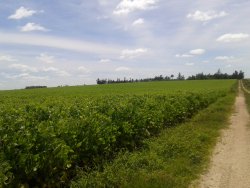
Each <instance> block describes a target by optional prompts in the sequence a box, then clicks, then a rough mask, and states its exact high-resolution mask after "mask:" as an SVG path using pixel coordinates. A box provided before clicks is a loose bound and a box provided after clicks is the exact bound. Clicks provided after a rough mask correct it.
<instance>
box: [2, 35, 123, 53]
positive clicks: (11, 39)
mask: <svg viewBox="0 0 250 188" xmlns="http://www.w3.org/2000/svg"><path fill="white" fill-rule="evenodd" d="M0 43H4V44H22V45H31V46H44V47H51V48H58V49H64V50H72V51H77V52H85V53H91V54H99V55H107V54H109V55H117V54H119V53H120V51H121V49H122V47H121V46H117V45H106V44H103V43H101V42H100V43H94V42H87V41H83V40H81V41H79V40H72V39H67V38H60V37H54V36H53V37H52V36H44V35H37V34H36V35H34V34H33V35H32V34H29V35H27V34H13V33H3V32H0ZM93 49H94V50H93Z"/></svg>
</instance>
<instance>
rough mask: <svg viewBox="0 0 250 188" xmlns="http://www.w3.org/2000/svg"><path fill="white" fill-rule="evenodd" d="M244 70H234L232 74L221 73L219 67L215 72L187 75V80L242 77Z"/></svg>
mask: <svg viewBox="0 0 250 188" xmlns="http://www.w3.org/2000/svg"><path fill="white" fill-rule="evenodd" d="M243 78H244V72H242V71H239V72H238V71H234V73H233V74H227V73H224V74H223V73H221V71H220V69H219V70H218V71H217V72H216V73H215V74H203V73H199V74H196V75H195V76H194V75H192V76H189V77H188V78H187V80H212V79H243Z"/></svg>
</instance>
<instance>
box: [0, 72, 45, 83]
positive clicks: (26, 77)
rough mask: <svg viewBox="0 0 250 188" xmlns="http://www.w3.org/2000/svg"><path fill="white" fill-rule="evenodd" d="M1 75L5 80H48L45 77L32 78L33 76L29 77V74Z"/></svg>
mask: <svg viewBox="0 0 250 188" xmlns="http://www.w3.org/2000/svg"><path fill="white" fill-rule="evenodd" d="M1 75H2V76H4V77H5V78H7V79H18V80H20V79H24V80H28V81H37V80H48V77H47V76H33V75H30V74H29V73H21V74H15V75H11V74H7V73H1Z"/></svg>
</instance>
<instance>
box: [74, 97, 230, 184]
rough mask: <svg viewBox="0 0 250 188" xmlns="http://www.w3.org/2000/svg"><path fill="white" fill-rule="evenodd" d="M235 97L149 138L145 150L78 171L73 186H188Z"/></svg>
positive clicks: (225, 122)
mask: <svg viewBox="0 0 250 188" xmlns="http://www.w3.org/2000/svg"><path fill="white" fill-rule="evenodd" d="M234 98H235V94H233V93H231V94H229V95H227V96H226V97H224V98H221V99H219V100H218V101H217V102H216V103H214V104H212V105H211V106H210V107H208V108H207V109H205V110H203V111H201V112H200V113H199V114H197V115H196V116H195V117H194V118H192V120H190V121H189V122H187V123H184V124H182V125H180V126H177V127H174V128H169V129H166V130H164V131H163V132H162V133H161V135H160V136H159V137H157V138H154V139H150V140H148V141H147V143H146V145H147V148H145V149H143V150H142V151H138V152H133V153H121V154H120V155H118V157H117V158H116V159H115V160H114V161H113V162H112V163H109V164H106V165H105V166H104V168H103V169H102V170H96V171H92V172H90V173H84V172H81V171H79V175H78V178H77V179H75V180H74V181H73V182H72V184H71V187H136V188H137V187H138V188H140V187H143V188H147V187H150V188H151V187H165V188H167V187H179V188H182V187H188V185H189V184H190V183H191V182H192V181H193V180H195V179H196V178H197V177H198V176H199V174H200V173H201V172H202V171H203V170H204V169H205V167H206V166H207V164H208V161H209V156H210V154H211V151H212V148H213V147H214V145H215V144H216V140H217V138H218V136H219V135H220V130H221V129H222V128H224V127H226V126H227V125H228V117H229V115H230V114H231V111H232V105H233V102H234Z"/></svg>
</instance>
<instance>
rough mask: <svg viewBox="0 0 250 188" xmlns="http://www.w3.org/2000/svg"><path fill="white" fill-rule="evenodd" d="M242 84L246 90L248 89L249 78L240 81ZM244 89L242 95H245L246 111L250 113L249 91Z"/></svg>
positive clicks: (249, 88) (249, 87)
mask: <svg viewBox="0 0 250 188" xmlns="http://www.w3.org/2000/svg"><path fill="white" fill-rule="evenodd" d="M242 84H243V86H244V87H245V89H246V90H248V91H250V80H249V79H246V80H243V81H242ZM243 91H244V95H245V100H246V104H247V109H248V112H249V113H250V93H248V92H246V91H245V90H243Z"/></svg>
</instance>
